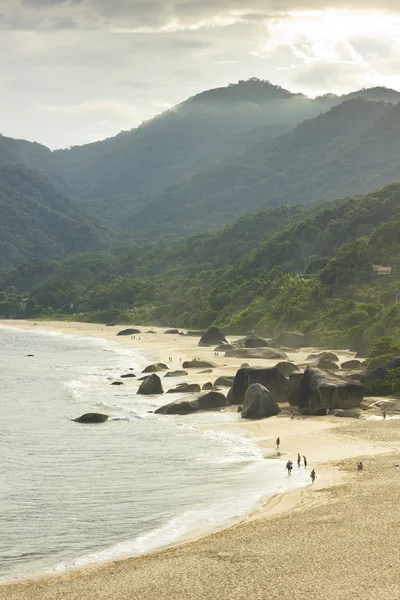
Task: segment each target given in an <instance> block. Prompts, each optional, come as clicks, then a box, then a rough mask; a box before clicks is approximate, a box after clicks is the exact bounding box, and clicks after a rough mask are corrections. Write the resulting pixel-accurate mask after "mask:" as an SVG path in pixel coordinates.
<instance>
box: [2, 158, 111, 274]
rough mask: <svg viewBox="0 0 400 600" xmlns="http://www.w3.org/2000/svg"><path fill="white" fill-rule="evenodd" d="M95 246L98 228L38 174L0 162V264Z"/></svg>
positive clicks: (5, 264) (68, 253)
mask: <svg viewBox="0 0 400 600" xmlns="http://www.w3.org/2000/svg"><path fill="white" fill-rule="evenodd" d="M3 160H4V154H3ZM102 234H103V235H104V232H102ZM96 247H97V248H98V247H101V244H100V230H99V229H98V228H97V227H96V226H95V225H93V224H92V220H91V219H90V218H89V217H88V216H87V215H85V214H84V213H83V212H82V210H80V209H79V208H78V207H77V206H75V205H74V204H73V203H72V202H71V201H70V200H69V199H68V198H67V197H66V196H65V195H63V194H62V193H61V192H59V191H58V190H57V189H56V188H54V187H53V186H52V185H51V184H50V183H49V182H48V181H47V180H46V179H45V178H44V177H43V176H42V175H41V174H40V173H38V172H37V171H34V170H32V169H28V168H27V167H25V166H23V165H21V164H16V165H13V164H6V163H3V164H1V163H0V268H5V267H10V266H13V265H16V264H18V263H21V262H23V261H26V260H30V259H32V258H49V257H54V258H63V257H65V256H66V255H70V254H74V253H78V252H84V251H87V250H88V249H94V248H96Z"/></svg>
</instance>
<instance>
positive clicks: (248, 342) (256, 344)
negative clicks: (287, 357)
mask: <svg viewBox="0 0 400 600" xmlns="http://www.w3.org/2000/svg"><path fill="white" fill-rule="evenodd" d="M244 347H245V348H269V347H270V344H269V342H267V340H264V339H263V338H262V337H260V336H258V335H254V336H251V337H248V338H246V339H245V341H244Z"/></svg>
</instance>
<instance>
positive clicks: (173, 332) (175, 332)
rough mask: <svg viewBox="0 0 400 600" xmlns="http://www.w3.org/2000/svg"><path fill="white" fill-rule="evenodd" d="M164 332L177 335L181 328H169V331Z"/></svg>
mask: <svg viewBox="0 0 400 600" xmlns="http://www.w3.org/2000/svg"><path fill="white" fill-rule="evenodd" d="M164 333H166V334H167V335H176V334H179V329H167V331H164Z"/></svg>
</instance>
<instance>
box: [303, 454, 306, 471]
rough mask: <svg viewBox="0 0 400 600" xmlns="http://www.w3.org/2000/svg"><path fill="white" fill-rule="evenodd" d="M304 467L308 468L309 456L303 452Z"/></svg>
mask: <svg viewBox="0 0 400 600" xmlns="http://www.w3.org/2000/svg"><path fill="white" fill-rule="evenodd" d="M303 461H304V468H305V469H307V458H306V457H305V456H304V454H303Z"/></svg>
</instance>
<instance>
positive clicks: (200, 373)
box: [197, 369, 213, 375]
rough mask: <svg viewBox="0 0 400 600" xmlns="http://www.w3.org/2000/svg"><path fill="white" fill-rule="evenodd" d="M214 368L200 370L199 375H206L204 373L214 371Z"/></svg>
mask: <svg viewBox="0 0 400 600" xmlns="http://www.w3.org/2000/svg"><path fill="white" fill-rule="evenodd" d="M212 372H213V370H212V369H204V371H199V372H198V373H197V375H204V373H212Z"/></svg>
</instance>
